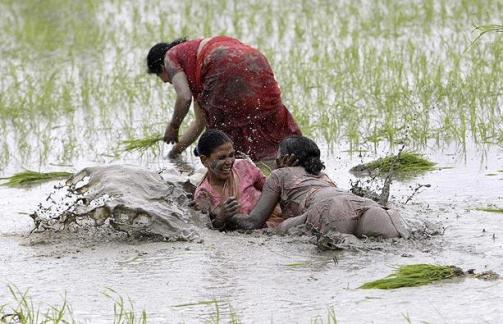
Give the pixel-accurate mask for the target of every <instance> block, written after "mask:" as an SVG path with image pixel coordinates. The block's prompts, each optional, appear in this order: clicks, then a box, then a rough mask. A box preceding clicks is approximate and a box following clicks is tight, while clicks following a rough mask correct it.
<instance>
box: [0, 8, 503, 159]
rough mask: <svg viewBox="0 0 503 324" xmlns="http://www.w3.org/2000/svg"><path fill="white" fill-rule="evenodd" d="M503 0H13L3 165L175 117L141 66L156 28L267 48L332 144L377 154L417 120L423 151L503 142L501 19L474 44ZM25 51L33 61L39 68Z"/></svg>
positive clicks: (5, 22)
mask: <svg viewBox="0 0 503 324" xmlns="http://www.w3.org/2000/svg"><path fill="white" fill-rule="evenodd" d="M498 6H499V4H498V2H497V1H488V2H483V5H481V3H480V2H466V1H465V2H463V3H462V4H461V5H460V4H455V3H450V2H448V1H445V0H441V1H439V2H438V3H437V2H433V1H431V0H428V1H421V2H418V3H408V4H407V5H404V4H403V3H401V2H400V1H396V0H391V1H386V2H384V3H378V4H377V3H374V2H372V1H368V0H363V1H360V2H338V3H330V2H327V1H320V0H315V1H312V2H310V3H308V2H305V1H304V2H299V3H296V4H295V5H289V3H288V2H287V1H286V0H278V1H277V2H275V3H274V4H272V5H270V6H264V5H262V4H260V3H246V2H242V3H232V4H230V3H228V1H224V0H219V1H208V0H203V1H195V0H187V1H184V2H176V1H172V2H170V3H169V4H165V3H162V2H160V1H151V2H149V3H148V4H145V3H141V2H140V3H124V2H122V1H118V2H114V3H111V4H103V3H101V2H99V1H95V0H87V1H83V2H82V3H78V4H77V3H73V2H71V1H68V0H49V1H48V2H47V3H44V5H40V3H38V2H36V1H33V0H28V1H24V2H23V3H18V2H15V1H4V2H2V4H0V17H1V18H2V19H0V30H1V31H2V33H0V35H2V36H0V39H1V40H3V41H4V43H6V44H8V45H6V49H5V51H4V52H3V54H4V55H5V56H6V60H4V61H3V62H2V63H0V68H1V69H2V72H3V73H2V75H3V76H4V77H3V78H2V80H0V90H1V92H2V98H0V116H1V117H2V118H1V120H2V122H1V123H0V130H2V132H3V133H4V134H9V135H8V136H6V137H5V138H1V139H0V146H5V145H7V150H8V151H9V152H10V154H9V155H6V156H2V159H1V161H0V163H1V165H0V166H5V165H7V164H9V163H17V161H20V163H26V164H27V163H29V162H33V160H34V159H38V160H40V163H44V162H45V161H47V160H50V159H54V158H56V159H58V160H72V159H78V158H81V157H86V158H89V159H92V158H93V155H99V154H101V153H103V151H110V150H111V149H113V148H114V146H115V143H116V142H115V141H113V140H110V139H113V135H114V134H115V133H114V131H116V130H117V129H118V128H121V133H125V134H130V133H131V134H132V133H134V131H135V130H138V129H149V125H152V124H154V123H155V122H158V121H159V120H167V119H168V117H169V115H170V113H171V111H170V109H171V108H170V107H172V102H173V98H174V96H175V94H174V91H172V89H171V90H166V89H167V88H166V86H163V85H161V84H160V83H159V82H158V80H155V78H151V77H150V76H147V75H146V74H145V73H144V69H145V67H144V65H142V64H138V63H139V62H141V61H142V60H144V57H145V55H146V51H147V49H148V46H150V45H151V44H153V43H154V42H156V41H159V40H160V38H163V39H165V40H169V39H173V38H175V37H178V36H182V35H185V36H188V37H189V38H193V37H199V36H201V35H202V36H211V35H214V34H220V33H223V34H227V35H233V36H236V37H238V38H240V39H241V40H242V41H244V42H246V43H249V44H252V45H254V46H255V47H257V48H259V49H260V50H261V51H262V52H263V53H265V55H266V56H267V58H268V60H269V61H270V63H271V66H272V67H273V70H274V72H275V76H276V78H277V79H278V82H279V84H280V86H281V89H282V94H283V99H284V101H285V104H286V105H287V106H288V107H289V109H290V110H291V111H292V113H293V115H294V116H295V118H296V120H297V121H298V123H299V124H300V126H301V128H302V130H303V132H304V133H305V134H307V135H309V136H310V137H314V138H315V139H317V140H324V141H325V142H327V144H328V147H331V146H333V145H335V144H334V143H344V145H346V144H347V146H348V147H349V148H350V149H351V150H357V149H361V148H366V149H372V148H373V149H374V150H375V148H376V147H377V146H378V145H379V144H380V143H382V142H387V143H389V144H391V145H394V143H396V142H397V141H399V140H400V139H401V137H402V132H403V130H404V129H405V128H407V127H408V134H409V139H410V145H411V146H413V147H418V148H421V147H424V146H426V145H427V143H429V142H432V141H433V143H436V144H437V145H438V146H439V147H440V146H441V145H443V144H444V143H447V142H450V141H456V142H458V143H461V144H462V145H463V144H466V142H467V141H475V142H476V143H478V144H480V143H494V144H498V143H499V144H501V143H503V136H502V134H503V132H502V128H501V118H500V113H499V110H498V108H497V107H499V104H498V103H499V101H500V100H501V95H499V88H500V83H499V79H500V77H499V76H500V75H501V73H502V72H503V68H502V65H501V57H502V55H503V42H500V41H494V42H493V41H491V40H493V39H495V40H499V39H500V35H501V33H500V31H501V25H487V26H479V27H477V29H476V31H478V32H479V33H480V34H482V33H484V34H483V35H484V37H486V38H487V40H488V41H487V42H485V41H484V42H482V41H477V46H476V48H473V49H474V50H472V51H468V52H465V51H464V50H465V49H466V47H467V45H468V44H467V41H466V40H467V39H470V32H472V29H471V27H470V26H471V24H472V21H474V19H476V20H475V21H498V19H501V17H499V16H498V12H499V11H500V10H499V7H498ZM118 14H119V15H120V16H121V19H120V20H118V19H116V17H117V15H118ZM217 16H218V18H221V19H216V18H217ZM145 17H149V19H148V21H145ZM191 20H197V21H199V22H200V23H199V24H191V23H190V21H191ZM167 21H169V22H171V23H167ZM328 22H330V23H328ZM131 26H135V27H134V28H132V27H131ZM290 26H292V27H291V28H290ZM308 27H309V28H308ZM320 35H323V37H320ZM410 36H413V37H410ZM484 40H485V39H484ZM468 43H469V42H468ZM60 44H69V45H68V46H59V45H60ZM125 44H127V45H125ZM27 52H29V53H32V55H33V56H36V57H37V60H33V62H31V64H30V65H29V67H28V66H27V65H26V64H25V59H26V55H25V54H24V53H27ZM19 93H23V96H19ZM139 107H141V108H139ZM164 107H168V109H164ZM35 121H36V122H35ZM83 121H85V122H83ZM27 125H28V126H29V127H27ZM103 125H106V126H107V127H103ZM368 125H370V127H368ZM26 129H30V130H31V129H34V130H36V136H34V137H33V136H27V135H28V134H27V132H26ZM72 129H73V130H76V129H77V130H83V131H82V132H80V133H79V132H74V134H72V139H71V140H68V141H65V143H64V146H65V148H64V153H63V154H61V152H60V150H62V147H61V145H60V144H61V138H62V137H64V136H62V135H63V134H64V135H66V134H68V133H71V132H72ZM28 139H29V140H28ZM98 142H99V143H100V145H101V147H100V149H101V152H98V150H96V149H95V143H98ZM72 145H73V146H72ZM135 147H136V146H135V145H133V146H132V150H136V149H135ZM140 147H143V146H142V145H140ZM140 147H139V148H138V150H141V149H140ZM345 148H347V147H345ZM39 151H42V152H39ZM95 151H96V152H95ZM156 154H158V152H156Z"/></svg>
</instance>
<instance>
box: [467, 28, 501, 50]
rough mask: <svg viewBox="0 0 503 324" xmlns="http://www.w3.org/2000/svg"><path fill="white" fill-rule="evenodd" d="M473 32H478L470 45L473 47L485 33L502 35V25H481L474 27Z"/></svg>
mask: <svg viewBox="0 0 503 324" xmlns="http://www.w3.org/2000/svg"><path fill="white" fill-rule="evenodd" d="M475 30H477V31H479V32H480V34H479V35H478V36H477V38H475V40H474V41H473V42H472V45H474V44H475V43H476V42H477V41H478V40H479V39H480V38H481V37H482V36H484V35H485V34H486V33H503V25H482V26H477V27H475Z"/></svg>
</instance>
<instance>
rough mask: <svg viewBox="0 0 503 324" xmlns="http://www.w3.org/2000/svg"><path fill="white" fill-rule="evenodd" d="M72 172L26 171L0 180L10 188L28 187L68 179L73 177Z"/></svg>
mask: <svg viewBox="0 0 503 324" xmlns="http://www.w3.org/2000/svg"><path fill="white" fill-rule="evenodd" d="M72 175H73V173H71V172H64V171H59V172H45V173H44V172H35V171H30V170H27V171H24V172H19V173H16V174H15V175H13V176H11V177H8V178H0V180H7V182H5V183H3V184H2V185H5V186H9V187H18V186H28V185H32V184H36V183H41V182H46V181H52V180H57V179H62V178H68V177H70V176H72Z"/></svg>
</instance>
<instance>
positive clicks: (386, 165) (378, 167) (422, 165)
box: [351, 152, 436, 176]
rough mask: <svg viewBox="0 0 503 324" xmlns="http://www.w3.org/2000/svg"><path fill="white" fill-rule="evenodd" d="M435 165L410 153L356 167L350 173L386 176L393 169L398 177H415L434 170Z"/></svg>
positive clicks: (402, 153)
mask: <svg viewBox="0 0 503 324" xmlns="http://www.w3.org/2000/svg"><path fill="white" fill-rule="evenodd" d="M435 165H436V164H435V163H434V162H431V161H428V160H426V159H425V158H423V157H422V156H421V155H419V154H417V153H412V152H401V153H400V155H399V156H398V158H397V156H387V157H384V158H380V159H377V160H375V161H372V162H368V163H365V164H361V165H357V166H355V167H353V168H352V169H351V171H352V172H366V173H371V174H378V175H387V174H388V173H389V172H390V170H391V169H392V168H393V172H394V173H395V174H396V175H398V176H407V175H417V174H421V173H425V172H428V171H432V170H435Z"/></svg>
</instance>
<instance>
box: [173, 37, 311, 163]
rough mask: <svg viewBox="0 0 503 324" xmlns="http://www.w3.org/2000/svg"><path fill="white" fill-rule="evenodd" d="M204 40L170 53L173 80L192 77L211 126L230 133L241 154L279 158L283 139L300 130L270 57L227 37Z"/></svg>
mask: <svg viewBox="0 0 503 324" xmlns="http://www.w3.org/2000/svg"><path fill="white" fill-rule="evenodd" d="M201 41H202V40H201V39H198V40H191V41H187V42H184V43H182V44H179V45H176V46H175V47H173V48H171V49H170V50H168V52H167V53H166V58H167V61H168V63H169V64H168V65H169V66H167V70H168V73H169V74H170V77H173V75H175V74H176V73H177V72H180V71H182V72H184V73H185V74H186V75H187V80H188V82H189V87H190V90H191V91H192V95H193V96H194V98H195V100H196V101H197V102H198V104H199V105H200V106H201V108H202V109H203V110H204V111H205V113H206V123H207V127H208V128H216V129H219V130H221V131H223V132H225V133H227V134H228V135H229V136H230V137H231V139H232V140H233V142H234V147H235V148H236V150H238V151H240V152H243V153H246V154H247V155H249V156H250V157H251V158H252V159H253V160H255V161H258V160H267V159H274V158H275V156H276V152H277V150H278V145H279V143H280V142H281V140H282V139H283V138H285V137H287V136H290V135H300V134H301V132H300V129H299V127H298V126H297V124H296V123H295V121H294V119H293V117H292V115H291V114H290V112H289V111H288V110H287V108H286V107H285V106H284V105H283V103H282V101H281V91H280V89H279V86H278V83H277V82H276V80H275V78H274V74H273V72H272V69H271V67H270V65H269V63H268V62H267V59H266V58H265V57H264V55H262V54H261V53H260V52H259V51H258V50H256V49H254V48H252V47H250V46H248V45H245V44H243V43H241V42H240V41H238V40H236V39H234V38H231V37H227V36H217V37H213V38H211V39H210V40H209V41H208V42H207V43H206V44H204V45H203V46H202V48H201V49H200V50H199V53H198V48H199V45H200V43H201Z"/></svg>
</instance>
